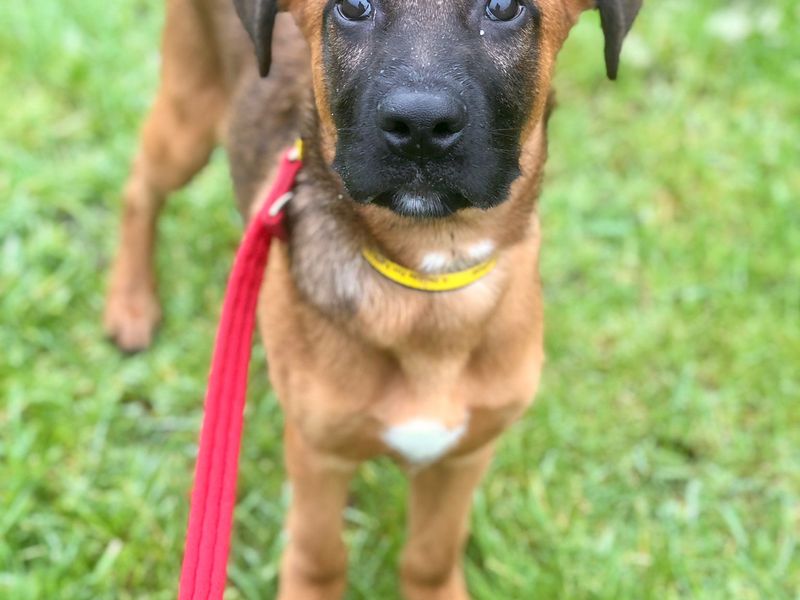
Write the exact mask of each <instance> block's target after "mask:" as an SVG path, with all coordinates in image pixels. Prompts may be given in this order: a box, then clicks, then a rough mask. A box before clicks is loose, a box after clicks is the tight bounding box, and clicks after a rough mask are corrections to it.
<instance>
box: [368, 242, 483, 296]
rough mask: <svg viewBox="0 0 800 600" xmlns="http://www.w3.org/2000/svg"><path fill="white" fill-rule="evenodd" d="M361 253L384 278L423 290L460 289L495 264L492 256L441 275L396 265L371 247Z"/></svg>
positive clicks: (449, 290)
mask: <svg viewBox="0 0 800 600" xmlns="http://www.w3.org/2000/svg"><path fill="white" fill-rule="evenodd" d="M361 253H362V255H363V256H364V258H365V259H366V261H367V262H368V263H369V264H370V265H371V266H372V268H373V269H375V270H376V271H377V272H378V273H380V274H381V275H383V276H384V277H386V279H390V280H391V281H394V282H395V283H399V284H400V285H402V286H405V287H407V288H411V289H413V290H421V291H423V292H451V291H454V290H460V289H461V288H465V287H467V286H468V285H470V284H472V283H475V282H476V281H478V280H479V279H481V278H482V277H484V276H486V275H488V274H489V273H491V272H492V270H493V269H494V268H495V266H496V265H497V258H496V257H492V258H490V259H488V260H486V261H484V262H482V263H480V264H478V265H475V266H474V267H470V268H469V269H465V270H463V271H456V272H455V273H443V274H441V275H428V274H426V273H418V272H417V271H412V270H411V269H407V268H405V267H403V266H401V265H398V264H397V263H396V262H392V261H391V260H389V259H388V258H386V257H385V256H383V254H381V253H380V252H378V251H376V250H374V249H372V248H364V249H363V250H362V251H361Z"/></svg>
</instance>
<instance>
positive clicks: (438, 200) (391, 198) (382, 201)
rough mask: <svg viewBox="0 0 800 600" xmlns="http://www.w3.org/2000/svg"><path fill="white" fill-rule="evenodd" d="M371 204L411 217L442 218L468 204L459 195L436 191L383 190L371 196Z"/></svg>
mask: <svg viewBox="0 0 800 600" xmlns="http://www.w3.org/2000/svg"><path fill="white" fill-rule="evenodd" d="M370 202H371V203H372V204H375V205H377V206H382V207H384V208H388V209H389V210H391V211H392V212H394V213H395V214H398V215H400V216H402V217H409V218H413V219H444V218H446V217H449V216H451V215H453V214H455V213H456V212H458V211H459V210H461V209H463V208H468V207H469V206H470V204H469V202H467V200H466V198H464V197H463V196H461V195H456V194H454V195H444V194H440V193H437V192H411V191H398V192H384V193H382V194H378V195H377V196H375V197H373V198H372V199H371V201H370Z"/></svg>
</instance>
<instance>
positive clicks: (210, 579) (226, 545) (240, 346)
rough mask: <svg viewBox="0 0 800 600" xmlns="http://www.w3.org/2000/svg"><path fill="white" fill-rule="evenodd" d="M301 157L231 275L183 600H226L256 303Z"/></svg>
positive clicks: (298, 151)
mask: <svg viewBox="0 0 800 600" xmlns="http://www.w3.org/2000/svg"><path fill="white" fill-rule="evenodd" d="M301 158H302V146H301V145H300V144H299V143H298V145H296V146H295V148H293V149H292V150H290V151H289V152H287V153H286V155H285V156H284V157H283V159H282V161H281V165H280V169H279V171H278V176H277V178H276V181H275V184H274V185H273V188H272V190H271V191H270V193H269V196H268V197H267V200H266V202H265V203H264V206H263V208H262V209H261V210H260V212H259V214H258V215H257V217H256V218H255V219H253V220H252V222H251V223H250V225H249V226H248V228H247V231H246V233H245V236H244V240H243V241H242V244H241V246H240V247H239V250H238V252H237V254H236V259H235V261H234V265H233V270H232V272H231V275H230V278H229V280H228V288H227V292H226V294H225V302H224V304H223V308H222V317H221V319H220V324H219V328H218V330H217V340H216V344H215V346H214V355H213V359H212V362H211V373H210V376H209V381H208V389H207V391H206V401H205V415H204V417H203V429H202V433H201V434H200V449H199V453H198V456H197V463H196V466H195V476H194V487H193V489H192V504H191V509H190V512H189V526H188V529H187V533H186V547H185V550H184V556H183V566H182V568H181V580H180V591H179V592H178V598H179V600H220V599H221V598H222V594H223V592H224V591H225V582H226V577H227V575H226V574H227V563H228V552H229V549H230V538H231V525H232V520H233V509H234V506H235V504H236V478H237V475H238V471H239V448H240V445H241V439H242V425H243V417H244V405H245V400H246V396H247V373H248V366H249V363H250V355H251V352H252V343H253V327H254V323H255V314H256V305H257V303H258V294H259V290H260V288H261V282H262V280H263V278H264V270H265V269H266V266H267V261H268V260H269V249H270V244H271V242H272V239H273V237H278V238H280V239H285V230H284V212H283V208H284V205H285V204H286V201H287V200H288V199H289V198H291V193H292V189H293V187H294V184H295V180H296V178H297V174H298V172H299V171H300V168H301V167H302V160H301Z"/></svg>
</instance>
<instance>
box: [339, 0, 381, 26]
mask: <svg viewBox="0 0 800 600" xmlns="http://www.w3.org/2000/svg"><path fill="white" fill-rule="evenodd" d="M336 10H338V11H339V14H340V15H342V16H343V17H344V18H345V19H347V20H348V21H363V20H364V19H366V18H367V17H369V16H370V15H371V14H372V3H371V2H370V1H369V0H339V2H338V3H337V5H336Z"/></svg>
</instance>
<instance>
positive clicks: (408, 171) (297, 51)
mask: <svg viewBox="0 0 800 600" xmlns="http://www.w3.org/2000/svg"><path fill="white" fill-rule="evenodd" d="M230 2H231V0H168V3H167V8H168V14H167V22H166V32H165V35H164V41H163V59H164V64H163V72H162V80H161V87H160V90H159V93H158V96H157V98H156V101H155V105H154V107H153V109H152V112H151V114H150V116H149V117H148V119H147V122H146V124H145V127H144V132H143V134H142V139H141V145H140V149H139V154H138V156H137V158H136V161H135V163H134V167H133V172H132V175H131V177H130V180H129V182H128V184H127V187H126V189H125V196H124V197H125V200H124V216H123V222H122V239H121V245H120V249H119V253H118V255H117V258H116V261H115V264H114V268H113V273H112V278H111V285H110V290H109V297H108V303H107V308H106V314H105V323H106V328H107V330H108V332H109V334H110V335H111V336H112V337H113V338H114V339H115V340H116V342H117V344H118V345H119V346H120V347H121V348H123V349H125V350H137V349H141V348H144V347H145V346H147V345H148V344H149V343H150V341H151V338H152V335H153V330H154V328H155V326H156V324H157V322H158V319H159V305H158V300H157V298H156V293H155V278H154V275H153V267H152V254H153V244H154V235H155V234H154V231H155V222H156V218H157V215H158V212H159V209H160V207H161V205H162V203H163V201H164V199H165V198H166V196H167V195H168V194H169V193H170V192H172V191H174V190H176V189H178V188H180V187H181V186H183V185H184V184H186V183H187V182H188V181H189V180H190V179H191V178H192V177H193V176H194V175H195V174H196V173H197V172H198V171H199V170H200V169H201V168H202V167H203V166H204V164H205V163H206V160H207V159H208V156H209V154H210V152H211V150H212V148H213V147H214V145H215V144H216V143H217V142H218V141H219V140H222V141H223V142H224V143H225V144H226V146H227V148H228V151H229V155H230V159H231V170H232V173H233V178H234V182H235V185H236V191H237V196H238V198H239V203H240V207H241V210H242V212H243V214H244V215H245V217H247V216H248V215H251V214H252V213H253V210H254V207H255V204H256V203H257V202H258V201H259V199H261V198H263V196H264V194H265V191H266V190H267V189H268V188H269V186H270V182H271V179H272V177H273V175H274V169H275V166H276V164H277V158H278V156H279V153H280V152H282V151H283V149H284V148H286V147H288V146H289V145H290V144H291V143H292V141H293V139H294V138H295V137H297V136H302V138H303V140H304V142H305V147H306V156H305V166H304V168H303V171H302V173H301V176H300V179H299V182H298V185H297V188H296V190H295V196H294V199H293V201H292V202H291V203H290V205H289V209H288V210H289V223H290V241H289V243H288V244H286V245H285V244H283V243H279V242H276V243H275V247H274V248H273V254H272V262H271V264H270V266H269V269H268V273H267V279H266V285H265V289H264V291H263V296H262V298H263V301H262V302H261V304H260V310H259V313H260V315H259V316H260V327H261V334H262V337H263V340H264V344H265V346H266V349H267V355H268V359H269V367H270V374H271V378H272V382H273V384H274V387H275V389H276V391H277V394H278V397H279V398H280V401H281V404H282V406H283V408H284V410H285V412H286V431H285V443H286V460H287V467H288V472H289V477H290V479H291V482H292V485H293V499H292V505H291V509H290V514H289V518H288V530H289V544H288V547H287V549H286V553H285V558H284V561H283V565H282V570H281V583H280V590H281V591H280V597H281V598H283V599H291V600H306V599H329V598H338V597H340V596H341V594H342V593H343V590H344V587H345V579H346V577H345V571H346V555H345V548H344V545H343V543H342V540H341V527H342V517H341V514H342V509H343V507H344V505H345V502H346V498H347V489H348V483H349V481H350V479H351V477H352V475H353V473H354V471H355V470H356V467H357V466H358V464H359V463H361V462H362V461H364V460H367V459H369V458H371V457H374V456H376V455H380V454H390V455H391V456H393V457H394V458H396V459H397V460H398V461H399V462H400V463H401V464H403V465H404V466H406V467H407V468H408V470H409V473H410V478H411V504H410V525H409V539H408V543H407V546H406V550H405V552H404V554H403V559H402V586H403V590H404V593H405V595H406V597H407V598H410V599H439V598H441V599H448V600H455V599H464V598H467V597H468V596H467V591H466V588H465V585H464V580H463V577H462V573H461V568H460V553H461V549H462V546H463V544H464V541H465V538H466V535H467V524H468V513H469V506H470V497H471V495H472V491H473V490H474V488H475V486H476V485H477V484H478V482H479V481H480V479H481V476H482V474H483V472H484V470H485V469H486V467H487V464H488V463H489V460H490V457H491V455H492V449H493V442H494V440H495V438H496V436H497V435H498V434H499V433H500V432H502V431H503V430H504V429H505V428H506V427H507V426H508V425H509V424H510V423H511V422H512V421H513V420H514V419H516V418H517V417H519V415H520V414H521V413H522V412H523V410H524V409H525V407H526V406H528V404H529V403H530V402H531V400H532V398H533V396H534V394H535V392H536V388H537V385H538V382H539V375H540V371H541V367H542V361H543V350H542V300H541V294H540V286H539V280H538V273H537V261H538V252H539V241H540V235H539V224H538V219H537V215H536V198H537V195H538V189H539V185H540V181H541V175H542V166H543V163H544V160H545V154H546V121H547V115H548V113H549V106H550V102H549V98H550V81H551V75H552V72H553V65H554V61H555V58H556V54H557V53H558V50H559V49H560V47H561V45H562V44H563V42H564V40H565V39H566V37H567V34H568V32H569V30H570V29H571V27H572V26H573V25H574V23H575V22H576V21H577V19H578V17H579V16H580V14H581V12H583V11H584V10H587V9H592V8H599V9H600V15H601V20H602V24H603V29H604V32H605V35H606V63H607V68H608V72H609V75H610V76H611V77H612V78H613V77H615V75H616V70H617V63H618V59H619V52H620V49H621V45H622V40H623V38H624V36H625V34H626V33H627V31H628V29H629V28H630V26H631V24H632V22H633V19H634V18H635V16H636V14H637V12H638V10H639V7H640V4H641V0H597V2H596V3H595V1H594V0H450V1H448V2H432V1H429V0H283V1H276V0H234V2H233V4H230V5H229V3H230ZM234 4H235V9H236V10H234ZM280 11H287V12H289V13H291V16H289V15H279V14H278V13H279V12H280ZM237 13H238V17H240V18H241V21H242V22H243V23H244V25H245V29H246V31H247V33H248V34H249V37H250V38H251V40H248V39H247V35H246V34H245V30H243V29H242V27H241V23H240V22H239V19H237ZM251 41H252V42H254V44H255V48H256V55H257V61H258V67H259V70H260V71H261V74H264V75H266V74H267V72H268V71H269V72H270V75H269V76H268V77H266V78H264V79H261V78H260V77H259V74H258V70H257V69H256V65H255V64H253V60H252V58H251V54H252V48H251V46H250V42H251ZM271 48H274V49H275V52H274V53H275V60H274V61H272V62H271ZM270 67H271V70H270ZM366 248H370V249H373V250H374V251H376V252H378V253H380V255H382V257H389V258H390V260H391V261H392V263H394V264H395V266H396V265H402V266H403V267H405V268H406V269H408V270H409V271H410V272H411V273H412V275H414V276H415V277H417V278H418V279H423V280H424V279H425V278H426V277H429V276H432V275H436V274H450V273H452V272H454V271H460V270H463V269H468V268H470V267H473V266H475V265H479V267H480V266H481V265H483V266H484V267H485V268H482V270H480V276H478V275H475V276H473V277H472V278H471V279H470V281H471V285H467V286H466V287H460V288H458V289H454V290H452V291H443V292H428V291H420V290H418V289H409V288H407V287H404V286H402V285H399V284H398V283H397V282H396V281H395V280H393V279H390V278H388V277H386V276H384V275H383V274H381V273H379V272H378V270H376V269H375V268H374V267H373V265H371V264H370V263H369V262H368V260H367V259H366V258H365V255H364V254H363V251H364V249H366ZM487 261H488V262H487Z"/></svg>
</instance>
